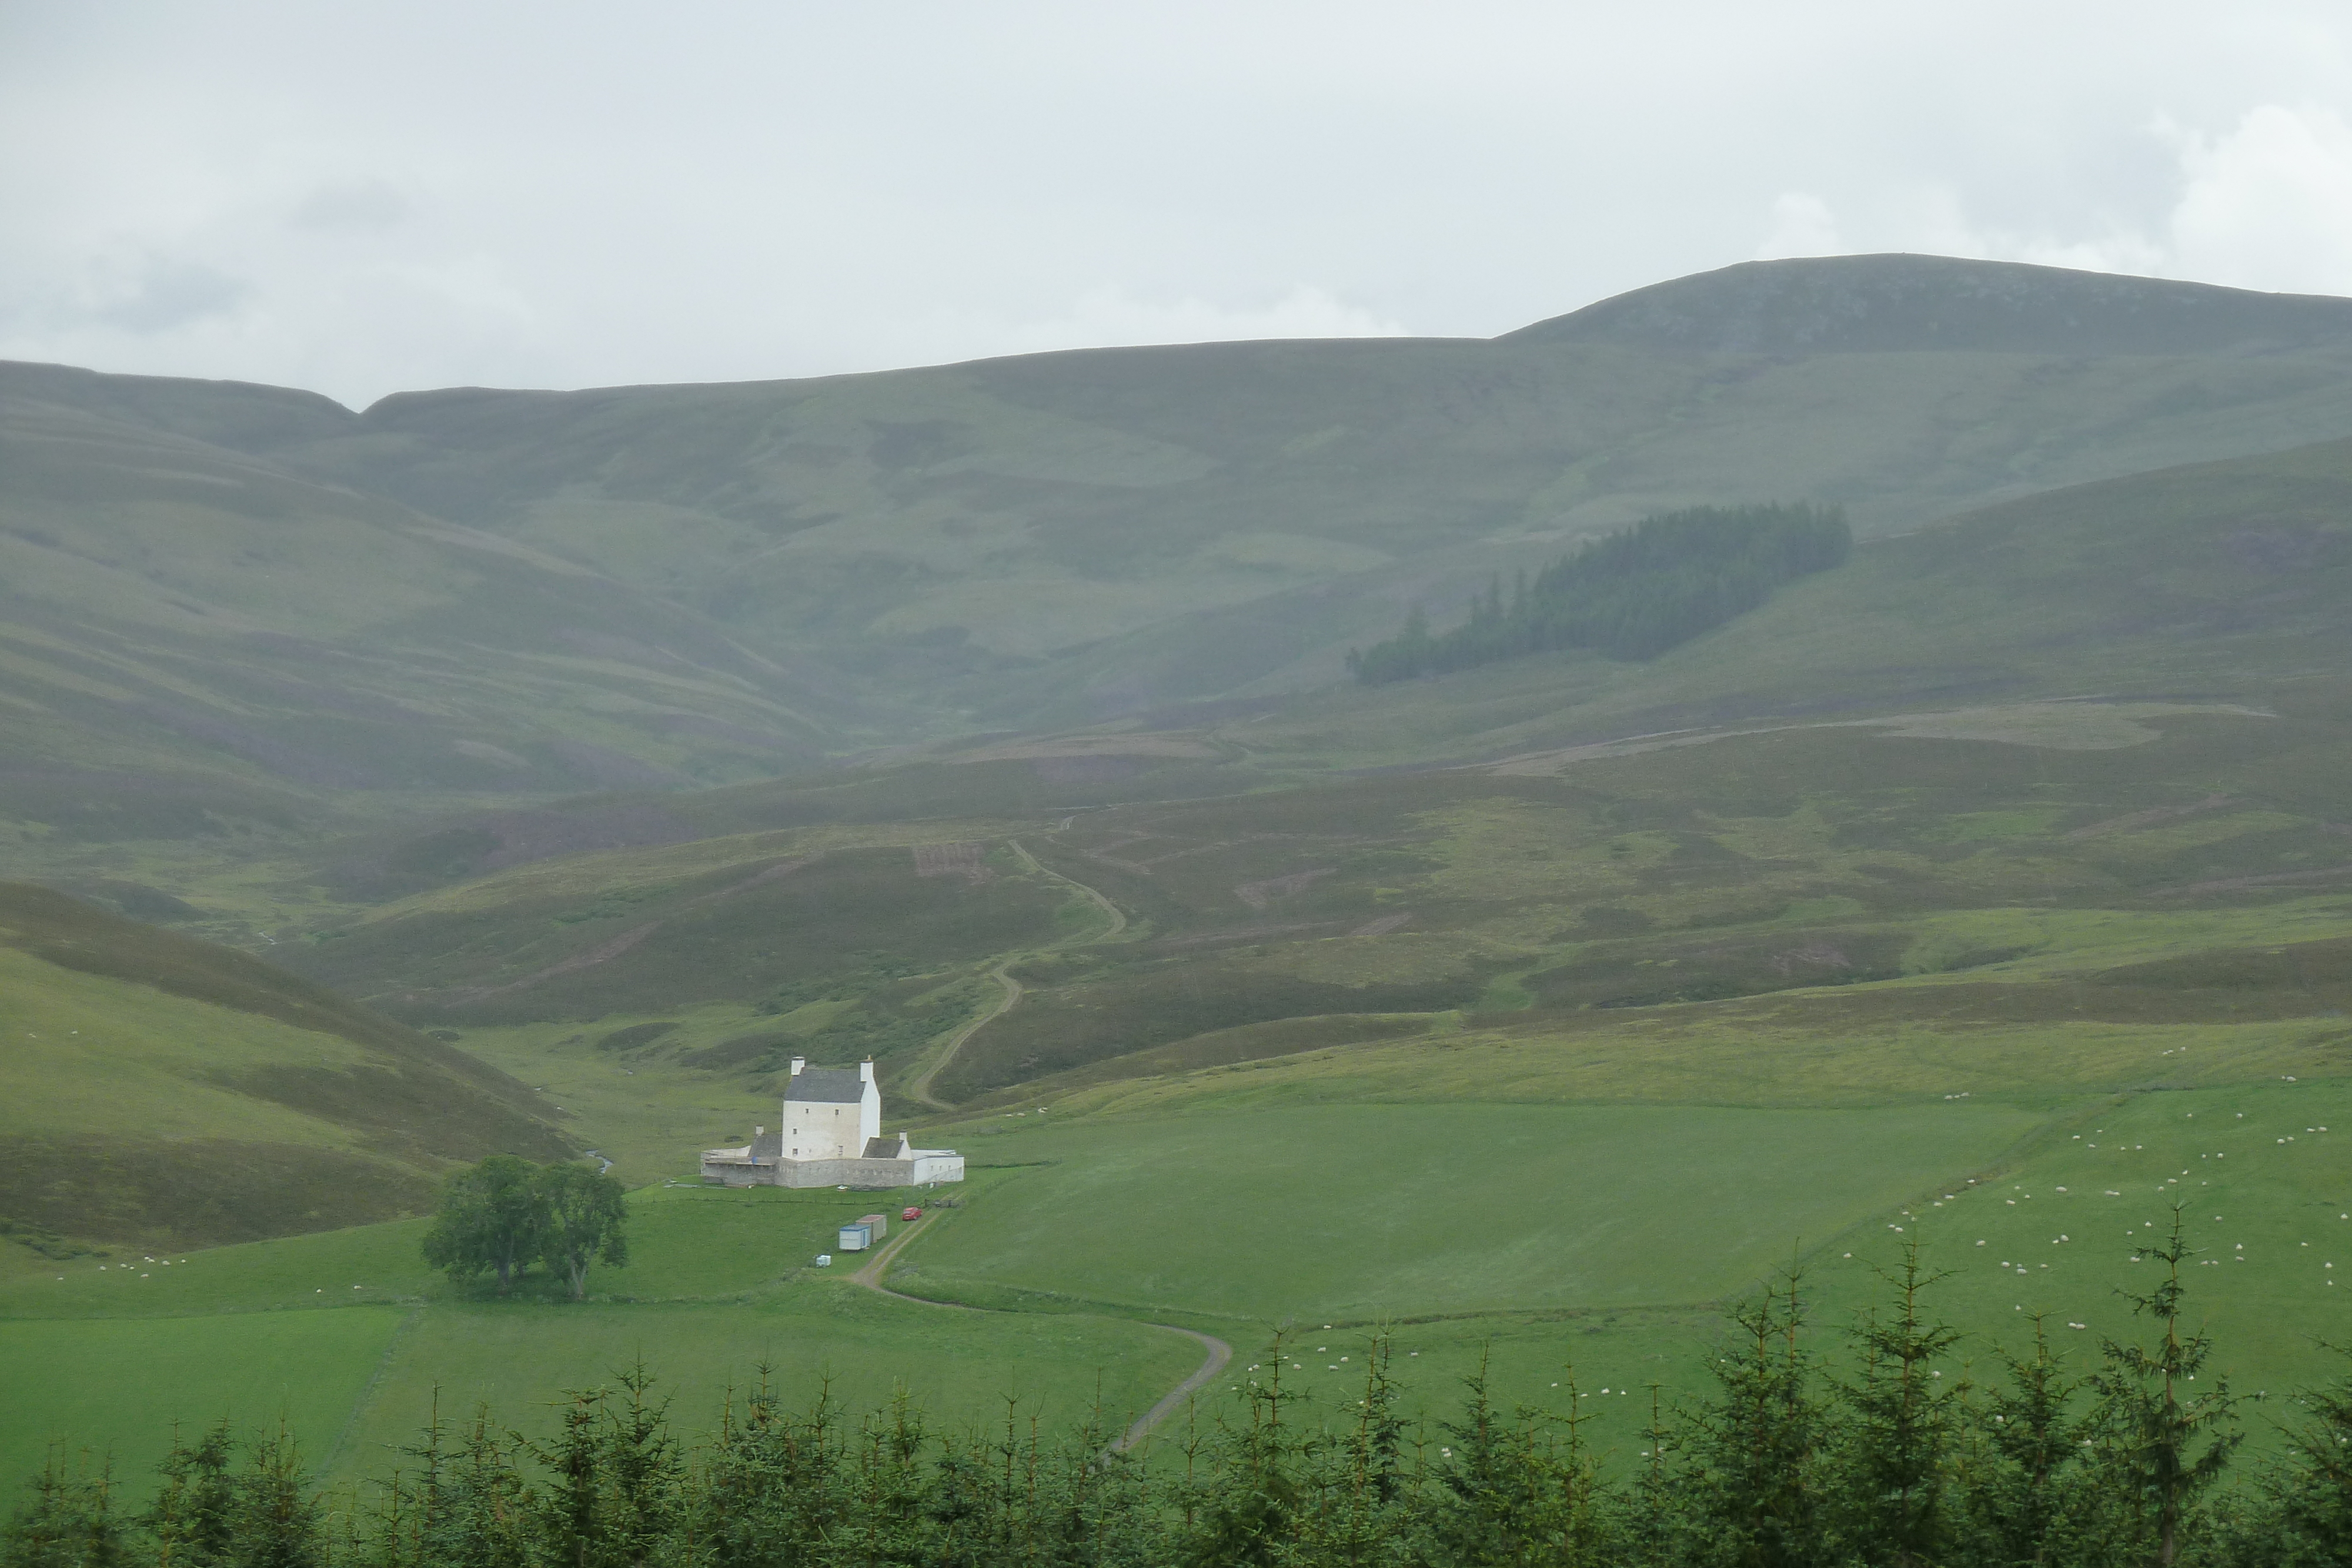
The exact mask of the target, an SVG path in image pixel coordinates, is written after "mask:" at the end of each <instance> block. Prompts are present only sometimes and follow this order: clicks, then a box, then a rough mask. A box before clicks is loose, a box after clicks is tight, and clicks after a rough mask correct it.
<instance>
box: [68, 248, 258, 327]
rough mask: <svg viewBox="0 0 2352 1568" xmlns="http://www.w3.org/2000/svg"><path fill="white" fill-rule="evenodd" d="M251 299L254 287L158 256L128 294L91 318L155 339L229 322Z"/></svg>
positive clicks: (194, 264) (196, 263)
mask: <svg viewBox="0 0 2352 1568" xmlns="http://www.w3.org/2000/svg"><path fill="white" fill-rule="evenodd" d="M251 293H252V287H251V286H250V285H248V284H247V283H245V282H244V281H242V280H241V279H238V278H235V277H230V276H229V275H228V274H226V273H225V272H222V271H220V270H219V269H218V268H216V267H207V266H205V264H204V263H203V262H200V261H173V260H170V259H167V258H164V257H160V256H159V257H156V258H155V259H153V260H152V261H150V262H148V263H147V265H146V266H145V267H143V268H142V270H141V272H140V274H139V277H138V278H137V279H136V281H135V282H134V283H133V284H132V286H131V288H130V290H129V291H128V292H126V293H124V294H123V295H121V297H120V298H115V299H112V300H110V301H109V302H108V303H106V304H104V305H102V306H100V308H97V309H96V310H93V311H91V312H90V314H91V315H92V316H93V317H95V318H96V319H99V320H100V321H104V322H106V323H107V324H109V325H110V326H115V327H121V328H122V329H125V330H127V331H131V332H136V333H140V334H142V335H146V336H152V335H153V334H155V333H158V332H168V331H170V330H171V329H173V328H174V327H184V326H187V325H188V324H189V323H191V322H194V321H201V320H204V319H205V318H207V317H212V316H226V315H227V314H228V313H229V312H230V311H232V310H234V309H236V308H237V306H239V305H240V304H242V303H244V301H245V299H246V298H247V296H248V295H250V294H251Z"/></svg>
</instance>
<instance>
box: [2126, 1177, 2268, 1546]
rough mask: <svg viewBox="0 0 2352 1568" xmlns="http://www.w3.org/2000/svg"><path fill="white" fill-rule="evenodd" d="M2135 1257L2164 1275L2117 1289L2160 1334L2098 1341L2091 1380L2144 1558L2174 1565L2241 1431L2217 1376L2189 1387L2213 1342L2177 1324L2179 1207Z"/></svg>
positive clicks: (2184, 1249) (2185, 1254) (2188, 1253)
mask: <svg viewBox="0 0 2352 1568" xmlns="http://www.w3.org/2000/svg"><path fill="white" fill-rule="evenodd" d="M2137 1256H2138V1257H2141V1258H2149V1259H2153V1260H2156V1261H2157V1262H2159V1263H2162V1264H2163V1265H2164V1266H2165V1273H2164V1278H2163V1279H2161V1280H2159V1281H2157V1284H2156V1286H2155V1288H2154V1289H2153V1290H2150V1291H2147V1292H2146V1293H2145V1294H2142V1293H2137V1292H2134V1291H2125V1292H2123V1294H2124V1297H2125V1299H2126V1300H2127V1301H2130V1302H2131V1304H2132V1310H2133V1312H2135V1313H2137V1314H2139V1315H2141V1316H2145V1317H2147V1318H2148V1319H2150V1320H2152V1321H2153V1322H2155V1323H2156V1324H2158V1325H2159V1326H2160V1327H2161V1328H2162V1330H2163V1334H2162V1337H2161V1338H2159V1339H2158V1341H2157V1343H2155V1345H2153V1346H2144V1345H2139V1344H2126V1343H2120V1342H2118V1341H2116V1340H2105V1341H2103V1342H2102V1343H2101V1345H2100V1350H2101V1354H2103V1355H2104V1357H2105V1366H2104V1367H2103V1368H2102V1369H2101V1370H2100V1371H2099V1372H2098V1373H2097V1374H2096V1375H2094V1376H2093V1378H2092V1379H2091V1383H2092V1386H2093V1387H2094V1388H2095V1389H2096V1390H2097V1391H2098V1394H2099V1396H2100V1398H2101V1400H2102V1402H2103V1404H2104V1406H2105V1408H2104V1410H2103V1411H2102V1417H2103V1421H2104V1427H2105V1430H2104V1434H2103V1435H2104V1437H2105V1446H2106V1449H2107V1452H2106V1455H2105V1458H2107V1459H2108V1461H2109V1462H2110V1463H2112V1464H2113V1465H2114V1466H2115V1467H2116V1474H2117V1477H2118V1479H2120V1481H2121V1482H2122V1484H2123V1485H2124V1487H2125V1488H2126V1496H2127V1497H2128V1499H2129V1500H2130V1502H2131V1504H2132V1505H2133V1507H2134V1509H2135V1511H2136V1512H2137V1519H2138V1522H2139V1525H2140V1528H2141V1530H2142V1531H2143V1532H2144V1533H2145V1535H2146V1537H2147V1544H2148V1548H2149V1551H2150V1553H2151V1555H2150V1557H2149V1561H2150V1562H2151V1563H2154V1564H2156V1568H2173V1564H2174V1563H2178V1562H2179V1561H2180V1552H2181V1548H2182V1545H2183V1542H2185V1541H2186V1540H2187V1539H2188V1538H2189V1536H2190V1535H2191V1534H2193V1533H2194V1532H2195V1531H2196V1530H2197V1529H2198V1527H2199V1526H2200V1524H2201V1523H2202V1522H2203V1521H2202V1520H2201V1518H2200V1512H2199V1508H2200V1501H2201V1500H2203V1498H2204V1496H2205V1494H2206V1493H2207V1492H2209V1491H2210V1490H2211V1489H2212V1487H2213V1485H2214V1483H2215V1482H2216V1481H2219V1480H2220V1479H2221V1475H2222V1472H2223V1471H2224V1470H2226V1469H2228V1468H2229V1464H2230V1456H2231V1454H2232V1453H2233V1452H2234V1451H2235V1450H2236V1448H2237V1447H2238V1444H2239V1442H2240V1441H2241V1440H2242V1437H2243V1436H2244V1434H2242V1432H2240V1431H2238V1430H2237V1429H2236V1426H2235V1415H2234V1406H2235V1404H2236V1401H2234V1400H2233V1399H2232V1398H2231V1396H2230V1385H2229V1380H2228V1379H2227V1378H2226V1377H2221V1376H2219V1375H2210V1374H2209V1375H2207V1378H2206V1387H2205V1388H2204V1389H2203V1390H2201V1391H2191V1390H2190V1389H2189V1385H2190V1384H2191V1383H2194V1382H2196V1381H2197V1375H2198V1374H2199V1373H2200V1372H2205V1371H2206V1363H2207V1361H2208V1360H2209V1359H2210V1356H2211V1354H2212V1342H2211V1341H2210V1340H2209V1339H2208V1338H2207V1337H2206V1336H2205V1335H2204V1334H2203V1333H2197V1332H2189V1331H2185V1330H2184V1329H2183V1327H2182V1325H2181V1310H2182V1307H2183V1305H2184V1304H2185V1302H2186V1300H2187V1297H2188V1293H2189V1292H2188V1287H2187V1286H2185V1285H2183V1284H2182V1283H2181V1280H2180V1265H2181V1263H2182V1261H2183V1260H2186V1259H2189V1258H2190V1257H2193V1256H2195V1249H2193V1248H2191V1247H2190V1246H2189V1243H2188V1240H2187V1239H2186V1238H2185V1235H2184V1227H2183V1221H2182V1218H2181V1209H2180V1207H2179V1206H2178V1205H2175V1206H2174V1207H2173V1210H2172V1228H2171V1231H2170V1233H2169V1234H2168V1236H2167V1237H2166V1238H2165V1239H2164V1240H2163V1241H2161V1242H2159V1243H2158V1244H2157V1245H2156V1246H2155V1247H2152V1248H2144V1249H2141V1250H2140V1251H2139V1253H2138V1254H2137Z"/></svg>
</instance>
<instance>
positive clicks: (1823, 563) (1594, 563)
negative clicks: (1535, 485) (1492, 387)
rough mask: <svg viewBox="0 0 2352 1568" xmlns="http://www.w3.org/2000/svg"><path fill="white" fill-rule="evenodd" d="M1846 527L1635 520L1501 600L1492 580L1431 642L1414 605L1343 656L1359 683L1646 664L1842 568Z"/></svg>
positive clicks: (1779, 510)
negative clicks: (1585, 658) (1512, 667)
mask: <svg viewBox="0 0 2352 1568" xmlns="http://www.w3.org/2000/svg"><path fill="white" fill-rule="evenodd" d="M1852 549H1853V529H1852V528H1848V527H1847V526H1846V520H1845V514H1844V513H1843V512H1842V511H1840V510H1838V509H1837V508H1836V507H1781V506H1755V507H1692V508H1691V509H1690V510H1688V511H1681V512H1665V513H1661V514H1659V515H1657V516H1654V517H1647V518H1644V519H1643V521H1642V522H1640V523H1637V524H1635V525H1634V526H1633V528H1629V529H1627V530H1626V531H1624V532H1623V533H1620V534H1612V535H1610V536H1609V537H1608V538H1602V539H1597V540H1594V541H1593V542H1592V543H1591V544H1588V545H1586V546H1585V547H1584V548H1583V549H1580V550H1578V551H1577V552H1576V553H1574V554H1573V555H1569V556H1564V557H1562V558H1561V559H1559V560H1556V561H1554V562H1553V563H1552V564H1551V565H1549V566H1548V567H1546V568H1544V569H1543V570H1541V571H1539V572H1538V573H1537V574H1536V576H1535V578H1534V580H1532V581H1530V580H1528V578H1527V577H1526V576H1525V575H1524V574H1522V575H1521V576H1520V577H1519V578H1518V579H1517V580H1516V581H1515V582H1514V583H1513V585H1512V589H1511V592H1510V594H1509V595H1508V597H1506V596H1505V594H1504V592H1503V584H1502V580H1501V579H1499V578H1497V579H1496V580H1495V581H1494V582H1493V583H1492V584H1490V585H1489V586H1488V588H1487V591H1486V596H1485V597H1484V598H1482V599H1480V600H1478V601H1476V602H1475V603H1474V604H1473V605H1472V606H1471V607H1470V619H1469V620H1467V621H1465V622H1463V623H1462V624H1461V625H1459V626H1457V627H1455V628H1454V630H1453V631H1451V632H1445V633H1444V634H1443V635H1442V636H1432V635H1431V634H1430V631H1429V620H1428V617H1427V616H1426V615H1425V614H1423V612H1422V611H1421V609H1420V608H1419V607H1418V606H1416V607H1415V608H1414V610H1413V612H1412V615H1411V616H1410V617H1409V618H1408V619H1407V620H1406V622H1405V626H1404V630H1403V631H1402V632H1399V633H1397V635H1395V636H1394V637H1391V638H1390V639H1389V640H1388V641H1386V642H1384V643H1373V644H1372V645H1371V646H1370V648H1366V649H1363V650H1361V651H1360V652H1359V651H1354V650H1351V651H1350V652H1349V655H1348V668H1349V671H1350V672H1351V673H1353V674H1354V675H1355V677H1356V678H1357V679H1358V680H1359V681H1361V682H1362V683H1363V684H1364V685H1383V684H1385V683H1387V682H1390V681H1402V680H1410V679H1412V677H1413V676H1415V675H1442V674H1448V673H1450V672H1452V671H1454V670H1467V669H1473V668H1475V667H1476V666H1477V665H1480V664H1494V663H1496V661H1497V660H1501V659H1515V658H1517V657H1518V656H1519V655H1520V654H1522V653H1549V652H1552V651H1555V650H1559V649H1566V648H1584V649H1590V650H1591V651H1592V652H1594V653H1600V654H1602V655H1604V656H1606V657H1608V658H1612V659H1620V660H1635V659H1654V658H1655V657H1657V656H1658V655H1659V654H1660V653H1664V652H1665V651H1666V650H1667V649H1669V648H1672V647H1675V646H1676V645H1677V644H1679V643H1687V642H1689V641H1690V640H1691V639H1692V638H1694V637H1696V636H1697V635H1699V633H1701V632H1710V631H1713V630H1714V629H1715V628H1716V627H1717V626H1720V625H1722V624H1723V623H1724V622H1727V621H1729V620H1731V619H1733V618H1734V617H1736V616H1739V615H1745V614H1746V613H1747V612H1749V611H1750V610H1753V609H1755V608H1756V607H1757V606H1758V605H1759V604H1762V603H1763V602H1764V601H1766V600H1768V599H1769V598H1771V597H1772V594H1773V591H1775V590H1776V589H1779V588H1780V587H1781V586H1782V585H1783V584H1785V583H1789V582H1793V581H1794V580H1797V579H1798V578H1801V577H1804V576H1808V575H1810V574H1811V573H1813V572H1817V571H1827V570H1830V569H1831V568H1832V567H1834V566H1837V565H1839V564H1841V563H1842V562H1843V561H1844V559H1845V558H1846V556H1847V554H1848V552H1850V551H1851V550H1852Z"/></svg>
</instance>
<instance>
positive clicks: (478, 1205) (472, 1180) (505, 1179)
mask: <svg viewBox="0 0 2352 1568" xmlns="http://www.w3.org/2000/svg"><path fill="white" fill-rule="evenodd" d="M623 1197H624V1189H623V1188H622V1186H621V1184H620V1183H619V1182H617V1181H615V1180H614V1179H613V1177H611V1176H606V1175H604V1174H603V1173H601V1172H597V1171H592V1170H590V1169H589V1168H588V1167H587V1166H582V1165H574V1164H572V1163H571V1162H569V1161H559V1162H557V1163H556V1164H553V1165H546V1166H538V1165H533V1164H531V1162H530V1161H529V1160H525V1159H518V1158H517V1157H515V1156H514V1155H491V1156H490V1157H489V1158H488V1159H486V1160H484V1161H482V1162H481V1163H480V1164H478V1165H475V1166H468V1167H467V1168H466V1169H465V1170H462V1171H459V1172H458V1173H457V1175H455V1176H451V1177H450V1178H449V1181H448V1183H447V1185H446V1186H444V1187H443V1189H442V1193H441V1207H440V1208H439V1210H438V1211H437V1212H436V1214H435V1215H434V1217H433V1227H432V1228H431V1229H429V1230H427V1231H426V1232H425V1262H426V1263H428V1264H430V1265H431V1266H432V1267H434V1268H436V1269H440V1270H446V1272H447V1273H448V1275H449V1277H450V1278H451V1279H453V1280H470V1279H473V1278H475V1277H476V1276H478V1275H479V1274H481V1273H482V1272H483V1271H484V1270H491V1271H493V1272H495V1273H496V1274H497V1275H498V1278H499V1294H500V1295H504V1294H505V1293H506V1291H507V1289H508V1287H509V1286H510V1285H511V1284H512V1283H513V1282H514V1278H515V1276H516V1275H517V1274H519V1273H521V1272H522V1271H523V1270H527V1269H528V1268H530V1265H531V1264H532V1263H533V1262H535V1261H536V1262H544V1263H545V1264H546V1265H547V1266H548V1268H549V1269H550V1270H552V1271H554V1272H555V1273H557V1274H559V1275H561V1276H562V1279H563V1281H564V1282H565V1283H566V1284H567V1285H569V1286H570V1287H571V1290H572V1299H573V1300H575V1301H577V1300H579V1299H580V1298H581V1297H583V1295H585V1294H586V1293H587V1280H588V1265H589V1264H590V1263H591V1262H594V1261H600V1260H601V1261H603V1262H606V1263H612V1264H616V1265H618V1264H625V1263H626V1262H627V1261H628V1241H627V1239H626V1237H625V1234H624V1231H623V1227H624V1226H625V1224H626V1222H627V1219H628V1211H627V1208H626V1207H625V1205H624V1203H623Z"/></svg>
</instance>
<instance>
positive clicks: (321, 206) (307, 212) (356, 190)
mask: <svg viewBox="0 0 2352 1568" xmlns="http://www.w3.org/2000/svg"><path fill="white" fill-rule="evenodd" d="M409 206H410V203H409V200H408V197H407V196H406V195H405V194H404V193H402V192H401V191H400V189H399V188H398V187H396V186H394V184H392V183H390V182H389V181H384V180H354V181H350V182H346V183H338V184H331V185H321V186H320V187H319V188H318V189H316V190H314V191H312V192H311V193H310V194H309V195H307V196H305V197H303V198H302V199H301V200H300V201H299V202H297V203H296V204H294V210H293V211H292V212H291V213H289V214H288V221H289V222H290V223H291V224H292V225H293V226H294V227H296V228H298V229H317V230H324V231H328V232H335V231H345V232H351V231H356V232H362V233H367V232H380V231H382V230H384V229H389V228H394V227H396V226H397V225H399V224H400V223H401V221H402V220H403V219H404V218H406V217H407V216H408V212H409Z"/></svg>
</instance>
